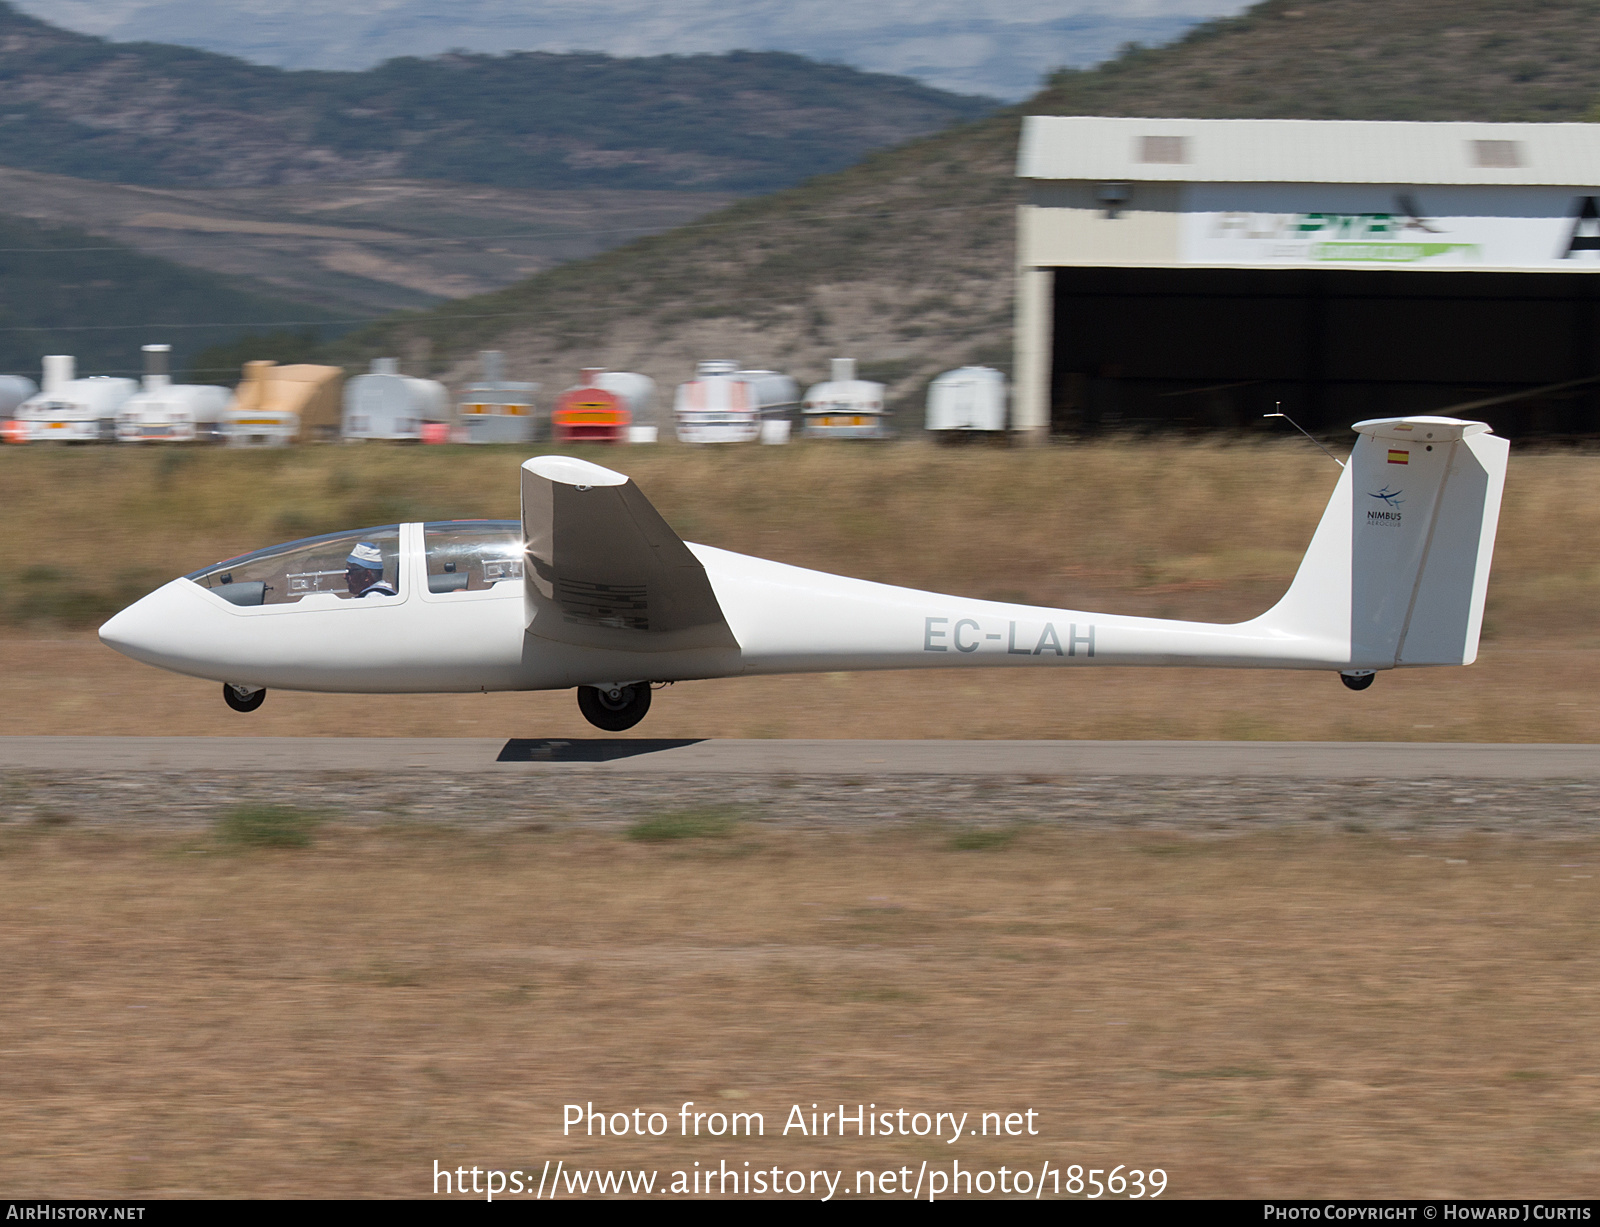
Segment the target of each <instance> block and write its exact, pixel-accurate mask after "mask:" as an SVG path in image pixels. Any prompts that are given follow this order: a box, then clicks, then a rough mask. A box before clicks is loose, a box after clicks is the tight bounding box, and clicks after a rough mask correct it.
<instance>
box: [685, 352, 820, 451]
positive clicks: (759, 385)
mask: <svg viewBox="0 0 1600 1227" xmlns="http://www.w3.org/2000/svg"><path fill="white" fill-rule="evenodd" d="M799 391H800V389H799V385H797V384H796V383H795V381H794V380H792V379H790V378H789V377H788V376H787V375H781V374H779V373H778V372H777V371H746V370H740V369H739V364H738V363H737V362H728V361H722V360H716V361H707V362H701V363H699V364H697V365H696V367H695V376H694V378H693V379H692V380H690V381H689V382H688V383H681V384H679V385H678V393H677V396H676V397H675V398H674V400H673V406H672V409H673V417H674V418H675V419H676V422H677V433H678V438H679V439H680V440H681V441H682V442H684V443H753V442H755V440H756V439H758V438H761V437H762V434H763V429H764V427H763V423H766V424H767V426H766V427H765V429H766V430H767V432H768V434H769V437H770V436H771V435H772V434H773V433H775V432H772V431H771V429H770V428H771V426H772V425H776V424H778V423H784V424H787V423H788V422H789V420H790V416H791V414H792V413H793V411H794V409H795V406H796V405H797V404H798V402H799V399H800V397H799Z"/></svg>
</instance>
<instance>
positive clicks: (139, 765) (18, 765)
mask: <svg viewBox="0 0 1600 1227" xmlns="http://www.w3.org/2000/svg"><path fill="white" fill-rule="evenodd" d="M7 769H9V770H18V769H20V770H33V771H71V770H82V771H93V772H105V771H206V772H227V771H230V770H231V771H300V772H303V771H363V772H386V773H387V772H395V771H423V772H463V771H467V772H504V773H519V772H522V773H525V772H528V771H540V772H550V771H556V772H576V773H603V774H607V775H641V776H648V775H658V774H659V775H703V776H717V775H729V776H735V775H742V776H749V775H789V774H793V775H824V776H862V777H867V776H883V775H915V776H924V777H932V776H984V775H1007V776H1030V775H1031V776H1048V777H1058V776H1137V777H1159V776H1167V777H1205V776H1222V777H1244V776H1257V777H1268V778H1303V779H1423V778H1439V777H1449V776H1456V777H1460V778H1463V779H1484V780H1492V779H1508V780H1514V779H1524V780H1546V779H1571V780H1595V779H1600V745H1498V744H1496V745H1475V744H1463V743H1454V742H1451V743H1423V742H1283V741H1278V742H1271V741H736V740H725V741H722V740H703V741H687V740H677V741H666V740H647V739H642V738H572V739H556V738H549V739H544V738H535V739H518V738H513V739H511V740H503V739H499V738H487V737H458V738H437V739H435V738H420V737H0V770H7Z"/></svg>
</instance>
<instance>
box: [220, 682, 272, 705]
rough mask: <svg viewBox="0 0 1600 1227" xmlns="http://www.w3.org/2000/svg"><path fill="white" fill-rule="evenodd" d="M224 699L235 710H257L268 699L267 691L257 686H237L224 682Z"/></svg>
mask: <svg viewBox="0 0 1600 1227" xmlns="http://www.w3.org/2000/svg"><path fill="white" fill-rule="evenodd" d="M222 701H223V702H224V703H226V704H227V705H228V706H229V707H231V708H233V710H234V711H255V709H256V708H258V707H260V706H261V705H262V704H263V703H265V702H266V701H267V692H266V691H265V690H263V689H260V688H259V687H255V686H235V685H234V684H233V683H232V682H223V683H222Z"/></svg>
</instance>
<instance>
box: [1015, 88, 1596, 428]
mask: <svg viewBox="0 0 1600 1227" xmlns="http://www.w3.org/2000/svg"><path fill="white" fill-rule="evenodd" d="M1158 138H1159V139H1158ZM1485 150H1488V153H1487V154H1485V152H1484V151H1485ZM1019 174H1021V175H1023V176H1024V177H1025V178H1028V179H1030V180H1031V182H1030V184H1029V198H1028V202H1027V203H1026V204H1025V205H1024V206H1023V207H1022V209H1021V210H1020V212H1021V217H1020V219H1019V235H1018V238H1019V245H1018V246H1019V269H1018V299H1017V362H1016V372H1017V375H1016V380H1017V399H1016V419H1015V422H1016V425H1017V428H1018V429H1019V430H1022V431H1024V432H1032V433H1033V434H1034V435H1035V437H1043V436H1044V435H1045V434H1046V433H1051V432H1053V433H1073V434H1076V433H1093V432H1096V431H1101V430H1112V429H1121V430H1127V429H1133V430H1139V429H1157V428H1160V429H1225V430H1241V429H1248V430H1255V429H1271V430H1282V429H1284V428H1283V427H1282V425H1281V424H1277V423H1264V421H1263V416H1262V415H1263V414H1266V413H1270V412H1272V411H1273V409H1274V407H1275V406H1276V405H1277V404H1279V403H1280V402H1281V404H1282V408H1283V410H1284V411H1285V412H1286V413H1289V414H1290V415H1291V416H1292V417H1294V418H1295V420H1297V421H1298V422H1300V423H1301V424H1303V425H1304V426H1306V427H1307V428H1308V429H1311V430H1322V431H1338V430H1340V429H1342V428H1343V427H1345V426H1348V425H1349V424H1350V423H1352V422H1355V421H1359V420H1361V419H1363V418H1374V417H1386V416H1397V415H1403V414H1417V413H1438V412H1441V411H1444V410H1447V409H1448V410H1451V411H1453V412H1462V413H1465V414H1467V415H1468V416H1472V417H1475V418H1479V419H1482V420H1484V421H1487V422H1489V423H1490V424H1491V425H1492V426H1493V427H1494V429H1495V430H1496V432H1498V433H1500V434H1502V435H1505V436H1508V437H1512V438H1517V437H1524V438H1526V437H1529V436H1543V437H1566V438H1574V437H1584V436H1588V437H1593V436H1597V435H1600V335H1597V329H1600V310H1597V303H1596V299H1597V297H1600V280H1596V279H1595V278H1594V277H1593V276H1592V274H1593V273H1596V272H1600V211H1597V209H1596V200H1597V198H1600V188H1597V187H1594V186H1592V184H1593V183H1594V182H1596V181H1600V125H1590V124H1418V123H1401V124H1390V123H1370V122H1316V121H1288V120H1140V119H1103V118H1056V117H1051V118H1039V117H1033V118H1030V119H1029V120H1028V121H1027V124H1026V125H1025V129H1024V140H1023V148H1022V150H1021V153H1020V155H1019Z"/></svg>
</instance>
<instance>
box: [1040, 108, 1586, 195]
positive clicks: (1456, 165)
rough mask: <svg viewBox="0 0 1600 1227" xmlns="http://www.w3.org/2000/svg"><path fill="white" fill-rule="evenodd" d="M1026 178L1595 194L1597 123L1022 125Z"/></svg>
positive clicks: (1090, 120)
mask: <svg viewBox="0 0 1600 1227" xmlns="http://www.w3.org/2000/svg"><path fill="white" fill-rule="evenodd" d="M1017 174H1018V176H1019V177H1021V178H1024V179H1098V180H1134V181H1139V180H1168V181H1174V182H1180V183H1405V184H1411V183H1418V184H1422V183H1470V184H1480V183H1506V184H1548V185H1554V186H1568V187H1570V186H1578V185H1588V186H1593V185H1596V184H1600V124H1584V123H1572V124H1478V123H1385V122H1379V121H1375V120H1345V119H1123V118H1107V117H1103V116H1084V115H1066V116H1061V115H1029V116H1028V117H1026V118H1025V119H1024V120H1023V121H1022V143H1021V145H1020V147H1019V148H1018V150H1017Z"/></svg>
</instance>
